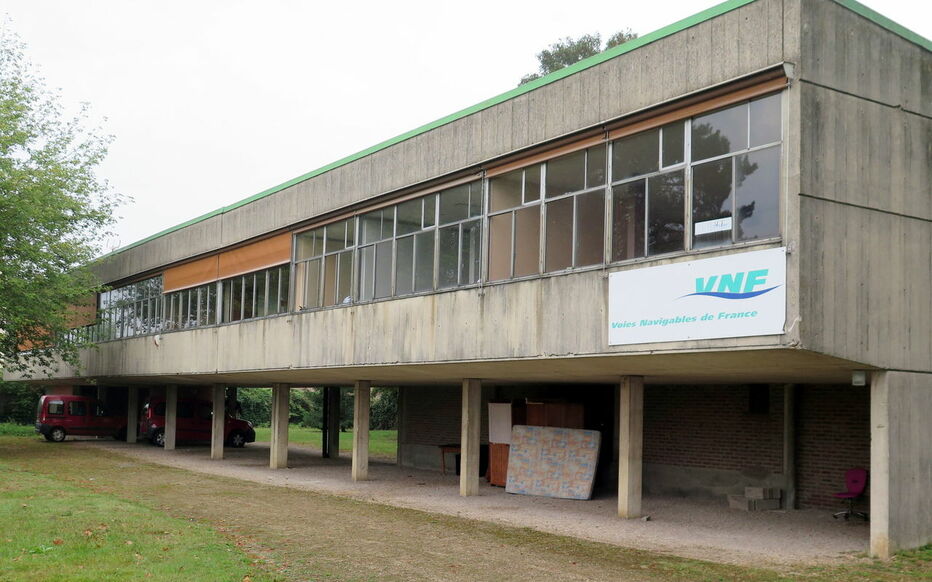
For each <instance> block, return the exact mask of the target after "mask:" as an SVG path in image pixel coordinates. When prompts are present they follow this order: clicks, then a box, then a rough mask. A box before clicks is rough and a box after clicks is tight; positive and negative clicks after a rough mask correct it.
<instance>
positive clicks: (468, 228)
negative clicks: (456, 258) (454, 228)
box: [460, 220, 482, 285]
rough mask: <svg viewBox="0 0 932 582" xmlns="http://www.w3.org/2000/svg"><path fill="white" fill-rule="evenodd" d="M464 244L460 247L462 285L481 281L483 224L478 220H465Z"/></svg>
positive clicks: (463, 227)
mask: <svg viewBox="0 0 932 582" xmlns="http://www.w3.org/2000/svg"><path fill="white" fill-rule="evenodd" d="M462 229H463V244H462V246H461V248H460V285H469V284H472V283H478V282H479V275H480V269H481V265H482V262H481V259H482V224H481V223H480V222H479V221H478V220H474V221H472V222H464V223H463V224H462Z"/></svg>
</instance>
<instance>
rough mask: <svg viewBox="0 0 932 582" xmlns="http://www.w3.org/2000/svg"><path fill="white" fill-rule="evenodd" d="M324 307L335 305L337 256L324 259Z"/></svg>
mask: <svg viewBox="0 0 932 582" xmlns="http://www.w3.org/2000/svg"><path fill="white" fill-rule="evenodd" d="M323 286H324V306H325V307H327V306H330V305H336V303H337V255H329V256H327V257H324V284H323Z"/></svg>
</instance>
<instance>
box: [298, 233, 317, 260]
mask: <svg viewBox="0 0 932 582" xmlns="http://www.w3.org/2000/svg"><path fill="white" fill-rule="evenodd" d="M323 252H324V229H322V228H316V229H314V230H310V231H308V232H302V233H301V234H299V235H297V236H296V237H295V260H296V261H301V260H303V259H307V258H310V257H316V256H317V255H320V254H323Z"/></svg>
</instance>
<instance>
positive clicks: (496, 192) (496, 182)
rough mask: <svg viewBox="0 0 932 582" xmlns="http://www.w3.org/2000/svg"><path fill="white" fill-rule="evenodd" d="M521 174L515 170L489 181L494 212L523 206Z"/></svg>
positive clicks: (490, 200)
mask: <svg viewBox="0 0 932 582" xmlns="http://www.w3.org/2000/svg"><path fill="white" fill-rule="evenodd" d="M521 172H522V171H521V170H515V171H514V172H508V173H507V174H502V175H501V176H498V177H495V178H492V179H491V180H489V190H490V193H489V197H490V199H489V203H490V206H491V208H490V210H491V211H492V212H495V211H497V210H505V209H507V208H514V207H515V206H521Z"/></svg>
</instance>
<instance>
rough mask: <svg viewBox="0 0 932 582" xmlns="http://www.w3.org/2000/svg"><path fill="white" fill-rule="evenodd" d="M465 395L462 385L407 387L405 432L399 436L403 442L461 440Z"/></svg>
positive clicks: (411, 443) (405, 389)
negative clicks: (461, 420)
mask: <svg viewBox="0 0 932 582" xmlns="http://www.w3.org/2000/svg"><path fill="white" fill-rule="evenodd" d="M461 395H462V388H460V387H458V386H415V387H405V388H404V397H403V402H404V411H403V414H404V417H403V420H402V424H403V429H402V432H403V434H401V435H398V436H399V439H398V440H399V442H401V443H404V444H409V445H442V444H447V443H458V442H460V414H461V411H462V403H461ZM483 416H485V415H483ZM487 432H488V431H486V435H485V436H488V434H487Z"/></svg>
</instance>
